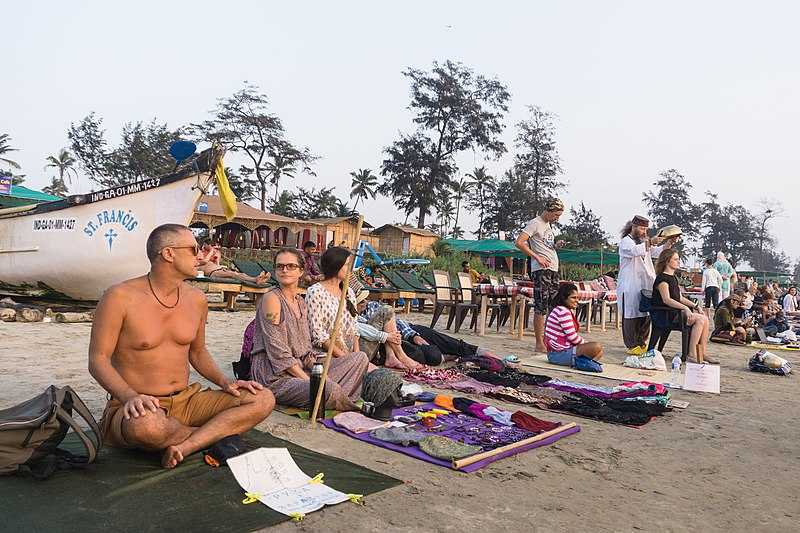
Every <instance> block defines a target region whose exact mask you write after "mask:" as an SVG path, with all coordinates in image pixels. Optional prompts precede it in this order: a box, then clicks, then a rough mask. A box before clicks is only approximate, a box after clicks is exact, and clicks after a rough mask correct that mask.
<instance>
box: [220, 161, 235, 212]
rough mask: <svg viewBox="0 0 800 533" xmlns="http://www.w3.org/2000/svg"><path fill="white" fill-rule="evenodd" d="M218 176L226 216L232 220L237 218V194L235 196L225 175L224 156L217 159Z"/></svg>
mask: <svg viewBox="0 0 800 533" xmlns="http://www.w3.org/2000/svg"><path fill="white" fill-rule="evenodd" d="M216 178H217V190H218V191H219V199H220V201H221V203H222V210H223V211H224V212H225V218H226V219H227V221H228V222H230V221H231V220H233V219H234V218H236V209H237V206H236V196H234V194H233V191H232V190H231V185H230V183H228V176H226V175H225V167H224V166H223V165H222V158H219V160H218V161H217V171H216Z"/></svg>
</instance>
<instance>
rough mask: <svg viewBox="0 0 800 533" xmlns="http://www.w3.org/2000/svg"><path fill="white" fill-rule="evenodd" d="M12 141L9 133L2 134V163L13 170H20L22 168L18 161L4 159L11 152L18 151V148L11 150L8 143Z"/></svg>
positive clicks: (0, 151) (0, 138)
mask: <svg viewBox="0 0 800 533" xmlns="http://www.w3.org/2000/svg"><path fill="white" fill-rule="evenodd" d="M10 140H11V137H10V136H9V135H8V133H0V163H5V164H6V165H8V166H9V167H11V168H17V169H18V168H20V167H19V163H17V162H16V161H12V160H11V159H7V158H5V157H3V156H4V155H5V154H7V153H9V152H16V151H17V149H16V148H11V147H10V146H9V145H8V142H9V141H10Z"/></svg>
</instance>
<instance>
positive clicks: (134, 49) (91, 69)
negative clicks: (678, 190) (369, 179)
mask: <svg viewBox="0 0 800 533" xmlns="http://www.w3.org/2000/svg"><path fill="white" fill-rule="evenodd" d="M76 6H77V7H76ZM3 19H4V24H3V43H4V53H3V63H2V64H3V66H2V71H1V72H2V74H1V75H0V76H2V77H0V133H3V132H5V133H9V134H10V135H11V136H12V143H13V146H14V147H16V148H19V149H20V151H19V152H15V153H13V154H12V158H13V159H15V160H17V161H18V162H19V163H21V164H22V166H23V172H24V173H26V174H27V175H28V183H27V184H28V185H30V186H33V187H39V188H40V187H43V186H45V185H47V184H48V183H49V175H46V174H45V172H44V171H43V169H42V167H43V166H44V164H45V158H46V157H47V156H48V155H51V154H55V153H57V151H58V149H59V148H61V147H66V146H68V140H67V136H66V131H67V128H68V126H69V124H70V122H77V121H79V120H80V119H81V118H82V117H84V116H85V115H87V114H88V113H90V112H92V111H95V112H96V113H97V114H98V115H99V116H101V117H103V119H104V125H105V127H106V129H107V134H108V139H109V141H110V144H112V145H116V143H117V142H118V138H119V129H120V126H121V125H122V123H124V122H127V121H139V120H141V121H149V120H151V119H153V118H157V119H158V120H159V121H161V122H167V123H168V124H169V125H170V126H172V127H177V126H180V125H185V124H187V123H189V122H197V121H200V120H202V119H203V118H206V117H207V115H208V113H207V112H208V110H210V109H211V108H212V107H213V106H214V104H215V101H216V99H217V98H219V97H224V96H228V95H230V94H232V93H233V92H234V91H236V90H237V89H239V88H240V87H241V86H242V82H243V81H244V80H248V81H250V82H252V83H255V84H257V85H259V86H260V88H261V89H262V91H263V92H265V93H266V94H267V95H268V96H269V98H270V100H271V108H272V111H273V112H275V113H276V114H278V115H279V116H280V117H281V119H282V120H283V122H284V125H285V127H286V130H287V134H288V137H289V138H290V139H291V140H292V141H294V142H296V143H298V144H301V145H307V146H309V147H310V148H311V149H312V150H313V151H314V153H316V154H318V155H320V156H322V159H321V160H320V161H319V162H318V163H317V165H316V171H317V174H318V177H317V178H312V177H310V176H300V177H298V178H297V179H295V180H294V183H293V184H292V186H296V185H302V186H304V187H311V186H316V187H317V188H319V187H321V186H326V187H327V186H331V185H335V186H336V191H335V192H336V194H337V195H338V196H340V197H342V198H346V197H347V195H348V194H349V190H350V176H349V173H350V171H353V170H356V169H357V168H371V169H373V171H375V173H376V174H377V171H378V168H379V166H380V162H381V161H382V159H383V155H382V150H383V148H385V147H386V146H388V145H389V144H390V143H391V142H392V141H393V140H395V139H396V138H397V137H398V132H399V131H406V132H410V131H412V124H411V121H410V114H409V112H408V111H407V110H406V106H407V105H408V102H409V84H408V81H407V80H406V79H405V78H404V77H403V76H402V74H401V72H402V71H403V70H404V69H405V68H407V67H409V66H412V67H416V68H423V69H429V68H430V67H431V64H432V62H433V61H434V60H438V61H444V60H446V59H452V60H456V61H461V62H463V63H464V64H466V65H467V66H469V67H471V68H473V69H474V70H475V71H476V72H478V73H481V74H484V75H487V76H490V77H495V76H496V77H498V78H499V79H500V80H501V81H503V82H504V83H506V84H507V86H508V87H509V90H510V92H511V95H512V100H511V106H510V112H509V114H508V116H507V118H506V121H505V122H506V125H507V129H506V134H505V136H504V138H505V140H506V141H507V143H508V144H509V147H510V145H511V143H512V141H513V137H514V128H513V125H514V123H516V122H517V121H519V120H520V119H522V118H525V116H526V111H525V106H526V105H530V104H535V105H539V106H541V107H542V108H544V109H546V110H548V111H551V112H553V113H555V114H557V115H558V122H557V142H558V147H559V151H560V154H561V156H562V159H563V167H564V170H565V178H566V180H567V181H568V182H569V189H568V191H567V193H566V194H564V199H565V200H566V202H567V203H568V204H575V203H578V202H580V201H581V200H583V201H584V202H586V204H587V206H588V207H590V208H592V209H593V210H594V211H595V212H596V213H598V214H599V215H600V216H602V219H603V225H604V227H605V229H606V230H607V231H609V232H612V233H616V231H617V229H618V228H619V227H620V226H621V225H622V224H623V222H624V221H625V220H626V219H628V218H630V217H631V215H633V214H635V213H644V212H645V211H646V209H645V208H644V206H643V205H642V202H641V196H642V193H643V192H644V191H645V190H647V189H649V188H650V184H651V183H652V181H654V179H655V177H656V175H657V174H658V172H660V171H661V170H665V169H668V168H675V169H678V170H679V171H680V172H682V173H683V174H684V175H686V176H687V177H689V178H690V179H691V180H692V182H693V183H694V185H695V193H696V194H695V199H696V200H700V199H701V197H702V193H703V192H704V191H705V190H707V189H711V190H713V191H715V192H717V193H719V196H720V200H721V201H722V202H736V203H741V204H744V205H745V206H746V207H748V208H754V207H755V204H756V202H757V200H759V199H760V198H774V199H780V200H781V201H782V202H783V205H784V207H785V209H786V215H785V216H784V217H783V218H782V219H781V220H779V221H778V223H777V224H776V227H775V233H776V234H777V236H778V241H779V248H780V249H783V250H785V251H786V252H787V253H788V254H789V255H791V256H792V257H793V258H797V257H798V256H800V232H795V231H792V230H791V229H790V228H792V227H800V215H798V214H797V212H796V210H795V209H794V201H795V198H796V197H797V195H798V193H800V183H798V180H797V175H798V168H800V150H798V149H797V147H796V145H797V141H798V139H797V133H796V130H797V125H798V124H800V97H798V87H800V60H799V59H798V51H800V37H798V31H797V21H798V20H800V4H798V3H796V2H790V1H785V2H768V1H763V2H732V1H718V2H712V1H703V2H696V1H695V2H688V1H676V2H649V1H637V2H633V1H631V2H612V1H607V2H597V1H582V2H578V1H573V2H500V1H498V2H491V3H487V2H467V1H451V2H445V1H437V2H430V1H405V2H393V3H391V5H390V4H389V3H387V2H374V1H373V2H346V1H338V2H272V3H269V2H263V1H260V2H258V1H253V2H238V1H235V0H229V1H228V2H206V1H193V2H153V1H140V2H135V3H134V2H128V3H121V2H78V1H76V2H52V1H51V2H13V3H8V4H7V5H5V6H4V8H3ZM512 153H513V151H512ZM460 162H461V163H462V166H461V173H462V174H463V173H466V172H469V171H471V169H472V168H473V167H474V166H476V165H477V166H480V165H482V164H486V166H487V167H488V169H489V170H490V171H491V173H493V174H494V175H497V176H499V175H501V174H502V172H503V171H504V170H505V169H506V168H508V166H509V164H510V157H506V158H504V159H502V160H500V161H499V162H496V161H488V162H485V161H483V160H481V159H480V157H477V158H476V157H473V155H472V154H465V155H464V156H463V157H461V158H460ZM231 163H234V161H229V162H228V164H229V165H230V164H231ZM287 185H288V184H287ZM79 189H80V190H81V191H82V192H83V191H87V190H88V189H89V184H88V182H87V181H86V179H85V178H83V179H82V181H81V186H80V187H79ZM73 192H74V191H73ZM363 212H364V214H365V216H366V218H367V220H368V221H369V222H371V223H372V224H374V225H376V226H377V225H380V224H383V223H387V222H392V221H395V220H402V219H403V218H404V215H403V214H402V213H397V212H396V210H395V208H394V205H393V202H392V201H391V200H390V199H388V198H380V199H378V200H376V201H370V202H368V204H367V205H366V206H365V208H364V209H363ZM465 217H466V221H467V222H466V223H465V224H462V226H466V229H467V230H469V231H471V230H473V229H475V228H474V226H475V220H476V217H474V216H472V215H470V214H466V215H465V214H463V213H462V219H463V218H465Z"/></svg>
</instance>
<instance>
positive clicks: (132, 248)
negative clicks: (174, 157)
mask: <svg viewBox="0 0 800 533" xmlns="http://www.w3.org/2000/svg"><path fill="white" fill-rule="evenodd" d="M199 179H200V174H194V175H188V176H186V177H185V178H182V179H177V180H169V181H168V180H162V179H159V178H154V179H151V180H146V181H143V182H138V183H135V184H131V185H127V186H123V187H119V188H117V189H109V190H107V191H101V192H98V193H90V194H87V195H84V197H85V198H86V200H85V202H86V203H84V204H82V205H71V206H67V207H63V208H58V209H53V210H48V209H39V208H37V209H36V210H35V211H32V212H31V213H30V214H16V215H14V216H11V217H6V218H0V283H3V284H5V285H10V286H34V287H36V286H41V284H44V285H46V286H47V287H49V288H51V289H53V290H55V291H57V292H58V293H61V294H63V295H65V296H68V297H70V298H74V299H76V300H98V299H99V298H100V296H101V295H102V294H103V291H105V290H106V289H107V288H108V287H110V286H111V285H114V284H116V283H119V282H121V281H123V280H126V279H129V278H132V277H136V276H141V275H142V274H144V273H146V272H147V271H148V270H149V268H150V264H149V261H148V260H147V255H146V243H147V237H148V235H149V234H150V232H151V231H152V230H153V229H154V228H155V227H157V226H159V225H161V224H166V223H177V224H184V225H188V224H189V222H190V220H191V217H192V213H193V211H194V206H195V204H196V203H197V200H198V199H199V197H200V194H201V192H202V191H201V188H202V187H198V180H199ZM44 205H45V206H46V205H47V204H44ZM39 207H40V208H41V207H42V206H39Z"/></svg>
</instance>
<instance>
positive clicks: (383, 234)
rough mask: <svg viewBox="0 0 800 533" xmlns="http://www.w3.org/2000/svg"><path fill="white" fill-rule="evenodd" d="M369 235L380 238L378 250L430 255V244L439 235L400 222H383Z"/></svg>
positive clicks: (431, 252) (392, 252)
mask: <svg viewBox="0 0 800 533" xmlns="http://www.w3.org/2000/svg"><path fill="white" fill-rule="evenodd" d="M370 235H377V236H378V237H379V238H380V241H379V244H380V247H379V248H378V251H379V252H383V253H391V254H404V255H405V254H422V255H431V254H433V250H432V249H431V246H432V245H433V243H434V242H436V241H437V240H438V239H439V236H438V235H437V234H436V233H434V232H432V231H428V230H426V229H420V228H415V227H413V226H403V225H400V224H384V225H383V226H381V227H379V228H377V229H374V230H372V233H371V234H370Z"/></svg>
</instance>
